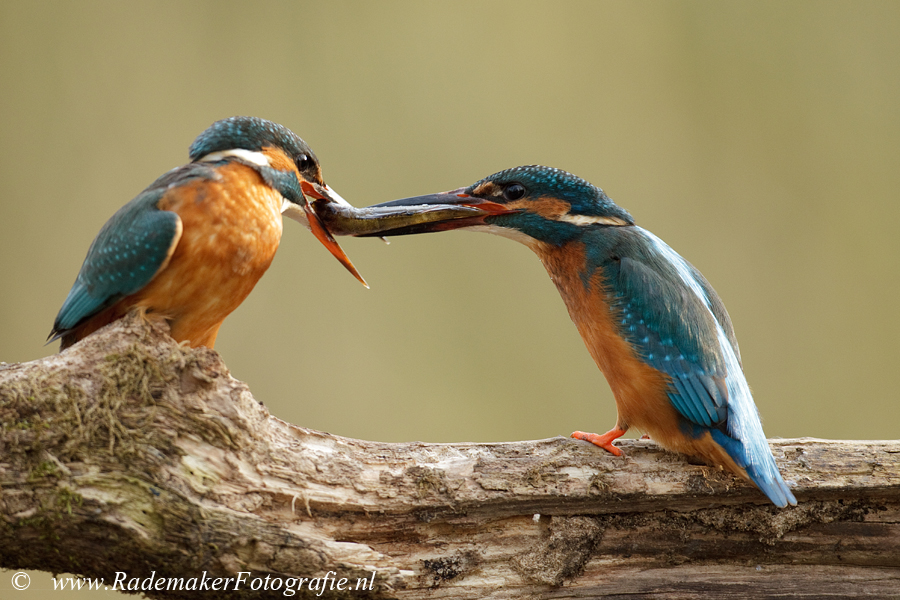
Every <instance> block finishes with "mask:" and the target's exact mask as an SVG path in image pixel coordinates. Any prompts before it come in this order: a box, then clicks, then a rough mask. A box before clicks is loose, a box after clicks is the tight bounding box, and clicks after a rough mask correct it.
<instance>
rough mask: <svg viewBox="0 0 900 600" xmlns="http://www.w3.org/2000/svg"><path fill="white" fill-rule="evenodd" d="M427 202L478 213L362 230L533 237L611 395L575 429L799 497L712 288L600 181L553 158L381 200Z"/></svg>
mask: <svg viewBox="0 0 900 600" xmlns="http://www.w3.org/2000/svg"><path fill="white" fill-rule="evenodd" d="M427 205H443V206H450V205H457V206H465V207H470V208H474V209H478V210H479V211H481V212H480V213H479V214H476V215H472V216H468V217H465V218H456V217H454V218H453V219H452V220H446V221H440V220H435V221H431V222H423V223H417V224H413V225H404V226H400V227H397V228H395V229H392V230H387V229H382V230H380V231H378V232H377V233H367V234H363V235H379V236H385V235H406V234H412V233H426V232H433V231H447V230H451V229H460V228H467V229H470V230H473V231H486V232H488V233H494V234H497V235H501V236H504V237H508V238H511V239H513V240H516V241H519V242H521V243H523V244H525V245H526V246H528V247H529V248H531V249H532V250H533V251H534V252H535V253H536V254H537V255H538V257H539V258H540V259H541V262H542V263H543V264H544V266H545V267H546V269H547V272H548V273H549V274H550V279H552V280H553V282H554V283H555V284H556V287H557V289H558V290H559V293H560V295H561V296H562V298H563V301H564V302H565V304H566V307H567V308H568V310H569V316H570V317H571V318H572V320H573V321H574V322H575V325H576V327H577V328H578V331H579V333H580V334H581V337H582V339H583V340H584V343H585V345H586V346H587V349H588V351H589V352H590V353H591V356H592V357H593V359H594V361H595V362H596V363H597V366H598V367H599V368H600V370H601V371H602V372H603V374H604V375H605V376H606V379H607V381H608V382H609V385H610V387H611V388H612V392H613V395H614V396H615V400H616V408H617V411H618V419H617V421H616V425H615V427H613V428H612V429H611V430H610V431H608V432H606V433H604V434H602V435H598V434H595V433H584V432H580V431H576V432H575V433H573V434H572V437H574V438H577V439H581V440H587V441H589V442H591V443H593V444H595V445H597V446H599V447H600V448H603V449H605V450H607V451H609V452H611V453H612V454H614V455H616V456H620V455H621V454H622V451H621V450H620V449H619V448H617V447H616V446H615V445H613V441H614V440H616V439H617V438H619V437H620V436H622V435H623V434H625V432H626V431H628V429H629V428H631V427H635V428H637V429H639V430H641V431H643V432H645V433H647V434H649V435H650V437H651V438H652V439H653V440H655V441H656V442H657V443H659V444H660V445H662V446H663V447H664V448H667V449H669V450H673V451H675V452H681V453H683V454H686V455H689V456H693V457H698V458H700V459H702V460H704V461H706V462H707V463H709V464H711V465H721V466H723V467H725V468H727V469H728V470H730V471H732V472H733V473H735V474H737V475H739V476H741V477H743V478H745V479H748V480H750V481H752V482H753V483H754V484H755V485H756V486H757V487H758V488H759V489H760V490H762V492H763V493H764V494H765V495H766V496H768V497H769V499H770V500H771V501H772V502H773V503H774V504H776V505H777V506H780V507H784V506H787V505H788V504H796V503H797V500H796V499H795V498H794V495H793V493H792V492H791V490H790V488H789V487H788V485H787V484H786V483H785V482H784V480H783V479H782V477H781V474H780V473H779V471H778V467H777V466H776V465H775V460H774V458H773V456H772V452H771V450H770V448H769V445H768V442H767V441H766V437H765V435H764V434H763V429H762V425H761V423H760V420H759V413H758V412H757V409H756V405H755V404H754V402H753V397H752V395H751V394H750V388H749V386H748V385H747V380H746V378H745V377H744V372H743V369H742V366H741V356H740V351H739V350H738V343H737V339H736V338H735V335H734V329H733V327H732V325H731V319H730V318H729V316H728V313H727V312H726V311H725V306H724V305H723V304H722V301H721V300H720V299H719V296H718V295H717V294H716V292H715V291H714V290H713V288H712V286H711V285H710V284H709V282H708V281H706V279H705V278H704V277H703V275H701V274H700V272H699V271H698V270H697V269H695V268H694V267H693V266H692V265H691V264H690V263H688V262H687V261H686V260H685V259H683V258H682V257H681V256H680V255H679V254H678V253H677V252H675V251H674V250H672V248H670V247H669V246H668V245H667V244H666V243H665V242H663V241H662V240H661V239H659V238H658V237H656V236H655V235H653V234H652V233H650V232H649V231H647V230H645V229H642V228H641V227H638V226H637V225H635V224H634V219H633V218H632V217H631V215H630V214H629V213H628V212H627V211H625V210H624V209H623V208H621V207H619V206H618V205H617V204H615V203H614V202H613V201H612V200H611V199H610V198H609V197H608V196H607V195H606V194H605V193H604V192H603V190H601V189H600V188H598V187H596V186H594V185H592V184H590V183H588V182H587V181H585V180H583V179H581V178H579V177H576V176H575V175H572V174H570V173H567V172H565V171H561V170H559V169H553V168H549V167H542V166H524V167H516V168H513V169H508V170H506V171H501V172H499V173H496V174H494V175H491V176H490V177H487V178H485V179H482V180H480V181H477V182H475V183H473V184H472V185H470V186H467V187H464V188H460V189H457V190H453V191H450V192H443V193H439V194H431V195H427V196H419V197H415V198H406V199H403V200H396V201H393V202H387V203H384V204H381V205H377V207H392V208H399V207H404V206H427Z"/></svg>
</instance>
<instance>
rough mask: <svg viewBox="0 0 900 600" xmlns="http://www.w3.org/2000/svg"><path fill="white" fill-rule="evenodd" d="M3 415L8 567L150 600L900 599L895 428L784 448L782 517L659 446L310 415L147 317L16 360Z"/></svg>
mask: <svg viewBox="0 0 900 600" xmlns="http://www.w3.org/2000/svg"><path fill="white" fill-rule="evenodd" d="M300 394H302V392H298V395H300ZM0 423H2V431H0V517H2V518H0V567H2V568H6V569H38V570H43V571H49V572H53V573H60V572H64V573H77V574H80V575H83V576H86V577H93V578H99V577H102V578H104V582H105V585H106V586H107V587H110V588H112V587H113V586H115V589H124V590H125V591H132V592H142V593H144V594H146V595H147V596H148V597H151V598H195V597H197V596H198V594H199V595H201V597H211V598H212V597H226V596H227V597H228V598H232V599H238V598H256V597H270V596H289V595H293V594H294V593H295V594H296V595H295V597H299V598H303V597H309V598H402V599H407V598H408V599H418V598H456V599H468V598H496V599H501V598H594V597H610V598H618V597H625V596H627V597H629V598H635V597H654V598H700V597H704V598H709V597H737V598H742V597H746V598H758V597H766V596H775V595H777V596H779V597H781V596H787V597H790V596H794V597H821V596H840V597H863V596H870V597H871V596H883V597H891V596H897V595H900V568H898V567H900V463H898V459H900V442H898V441H834V440H815V439H808V438H803V439H792V440H774V441H772V442H771V445H772V450H773V453H774V455H775V458H776V461H777V462H778V465H779V467H780V468H781V470H782V473H783V475H784V477H785V480H786V481H788V482H789V483H790V484H791V485H792V487H793V489H794V491H795V494H796V495H797V498H798V500H799V505H798V506H797V507H792V508H788V509H777V508H775V507H774V506H772V505H771V504H769V503H768V501H767V500H766V499H765V497H764V496H763V495H762V494H761V493H760V492H759V491H757V490H756V489H755V488H754V487H752V486H750V485H748V484H746V483H744V482H743V481H740V480H738V479H736V478H734V477H733V476H732V475H730V474H728V473H726V472H724V471H722V470H719V469H714V468H711V467H707V466H704V465H696V464H689V463H688V462H687V461H686V460H685V459H684V458H683V457H681V456H677V455H673V454H670V453H667V452H665V451H663V450H661V449H659V448H658V447H657V446H656V445H655V444H654V443H653V442H652V441H650V440H633V441H627V440H626V441H624V442H622V444H621V447H622V448H623V450H624V451H625V453H626V455H625V457H623V458H617V457H614V456H611V455H609V454H607V453H605V452H602V451H599V450H598V449H596V448H594V447H592V446H590V445H589V444H587V443H585V442H580V441H576V440H571V439H568V438H562V437H558V438H552V439H546V440H537V441H524V442H507V443H486V444H485V443H480V444H474V443H459V444H425V443H419V442H414V443H381V442H368V441H361V440H354V439H349V438H343V437H340V436H336V435H331V434H328V433H322V432H318V431H313V430H309V429H304V428H302V427H297V426H294V425H291V424H289V423H285V422H284V421H282V420H280V419H278V418H276V417H273V416H272V415H270V414H269V412H268V411H267V409H266V408H265V406H263V405H261V404H260V403H259V402H257V401H256V400H255V399H254V398H253V396H252V395H251V394H250V390H249V389H248V388H247V386H246V385H245V384H243V383H241V382H240V381H237V380H235V379H233V378H232V377H231V376H230V375H229V373H228V369H227V368H226V366H225V364H224V363H223V362H222V360H221V358H220V357H219V355H218V354H217V353H215V352H214V351H211V350H208V349H205V348H199V349H191V348H188V347H185V346H180V345H178V344H177V343H175V342H174V341H173V340H172V339H171V338H170V337H169V336H168V335H167V331H166V329H165V326H164V325H160V324H152V323H151V324H148V323H145V322H143V321H141V320H139V319H137V318H133V317H129V318H126V319H122V320H121V321H119V322H117V323H114V324H113V325H111V326H109V327H107V328H105V329H104V330H102V331H100V332H98V333H97V334H95V335H93V336H90V337H88V338H87V339H86V340H84V341H83V342H81V343H79V344H77V345H76V346H74V347H73V348H71V349H69V350H67V351H66V352H63V353H61V354H57V355H54V356H50V357H47V358H44V359H41V360H37V361H34V362H30V363H21V364H10V365H2V366H0ZM160 582H162V583H160ZM179 582H180V583H179ZM216 582H218V583H216ZM276 583H277V585H278V589H274V588H275V585H276ZM141 586H149V588H150V589H140V588H141ZM191 586H193V588H194V589H191ZM198 586H203V587H202V588H200V589H198ZM213 586H217V587H216V588H215V589H213ZM254 586H256V587H255V588H254ZM288 592H290V593H288Z"/></svg>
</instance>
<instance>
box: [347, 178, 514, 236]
mask: <svg viewBox="0 0 900 600" xmlns="http://www.w3.org/2000/svg"><path fill="white" fill-rule="evenodd" d="M360 210H363V211H365V210H368V211H372V212H373V213H374V214H376V215H381V216H380V217H379V218H377V220H376V221H377V222H375V223H373V224H371V225H372V226H370V227H369V229H368V230H366V231H353V232H349V233H350V235H355V236H357V237H371V236H379V237H383V236H388V235H411V234H414V233H430V232H434V231H450V230H453V229H461V228H463V227H472V226H476V225H483V224H484V219H485V217H490V216H494V215H504V214H510V213H513V212H517V211H515V210H510V209H508V208H507V207H506V206H504V205H503V204H500V203H497V202H492V201H490V200H484V199H482V198H478V197H476V196H470V195H469V194H466V193H465V188H460V189H458V190H452V191H449V192H440V193H437V194H427V195H425V196H414V197H412V198H403V199H401V200H393V201H391V202H384V203H382V204H375V205H373V206H369V207H367V208H365V209H360Z"/></svg>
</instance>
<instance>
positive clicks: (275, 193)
mask: <svg viewBox="0 0 900 600" xmlns="http://www.w3.org/2000/svg"><path fill="white" fill-rule="evenodd" d="M189 153H190V159H191V162H190V163H188V164H186V165H184V166H181V167H178V168H175V169H173V170H171V171H169V172H168V173H165V174H164V175H162V176H161V177H160V178H159V179H157V180H156V181H155V182H153V183H152V184H150V186H149V187H148V188H147V189H145V190H144V191H143V192H141V193H140V194H139V195H138V196H137V197H136V198H135V199H134V200H132V201H131V202H129V203H128V204H126V205H125V206H123V207H122V208H121V209H119V211H118V212H116V213H115V214H114V215H113V216H112V218H110V220H109V221H107V223H106V224H105V225H104V226H103V228H102V229H101V230H100V233H99V234H98V235H97V237H96V238H95V239H94V242H93V243H92V244H91V247H90V249H89V250H88V253H87V257H86V258H85V260H84V264H83V265H82V266H81V271H80V272H79V273H78V277H77V278H76V280H75V284H74V285H73V286H72V289H71V291H70V292H69V295H68V297H67V298H66V300H65V302H64V303H63V305H62V308H61V309H60V311H59V314H58V315H57V317H56V321H55V322H54V324H53V330H52V331H51V333H50V341H52V340H55V339H61V340H62V341H61V349H65V348H67V347H69V346H71V345H72V344H74V343H75V342H77V341H79V340H80V339H82V338H84V337H85V336H87V335H89V334H90V333H92V332H94V331H96V330H97V329H99V328H100V327H103V326H104V325H106V324H108V323H111V322H112V321H114V320H116V319H118V318H120V317H122V316H123V315H125V314H126V313H127V312H129V311H130V310H132V309H138V310H140V311H142V312H143V313H145V314H147V315H148V316H149V315H154V316H157V317H161V318H164V319H166V320H167V321H168V322H169V325H170V328H171V335H172V337H173V338H174V339H176V340H177V341H179V342H181V341H186V342H188V343H189V344H190V345H191V346H194V347H196V346H207V347H209V348H212V347H213V345H214V344H215V341H216V335H217V333H218V331H219V327H221V325H222V322H223V321H224V320H225V317H227V316H228V315H229V314H230V313H231V312H232V311H233V310H234V309H236V308H237V307H238V306H239V305H240V304H241V302H243V301H244V299H245V298H246V297H247V295H248V294H249V293H250V292H251V290H253V287H254V286H255V285H256V282H257V281H259V279H260V277H262V275H263V273H265V272H266V269H268V268H269V264H270V263H271V262H272V259H273V258H274V257H275V251H276V250H277V249H278V245H279V243H280V241H281V232H282V215H285V216H288V217H290V218H292V219H295V220H297V221H299V222H300V223H302V224H303V225H304V226H306V227H307V228H309V230H310V231H312V233H313V235H315V236H316V238H318V239H319V241H320V242H322V244H324V245H325V247H326V248H328V250H329V251H330V252H331V253H332V254H333V255H334V256H335V257H336V258H337V259H338V260H339V261H340V262H341V264H343V265H344V266H345V267H346V268H347V269H348V270H349V271H350V272H351V273H352V274H353V276H354V277H356V278H357V279H358V280H359V281H360V282H362V284H363V285H366V282H365V281H364V280H363V278H362V277H361V276H360V274H359V273H358V272H357V271H356V269H355V268H354V266H353V264H352V263H351V262H350V259H349V258H347V255H346V254H344V252H343V250H341V248H340V246H339V245H338V244H337V242H335V240H334V238H333V237H332V235H331V234H330V233H329V231H328V230H327V229H326V228H325V226H324V225H323V224H322V222H321V220H320V219H319V217H318V216H317V215H316V213H315V211H314V210H313V209H312V208H311V206H310V203H309V200H308V198H312V199H314V201H321V202H324V203H326V204H327V203H331V204H335V205H338V206H341V207H344V208H347V207H350V205H349V204H347V202H345V201H344V200H343V199H342V198H341V197H340V196H339V195H337V194H336V193H335V192H334V191H333V190H331V189H330V188H329V187H328V186H327V185H325V181H324V180H323V179H322V169H321V167H320V166H319V161H318V159H317V158H316V155H315V154H313V151H312V150H311V149H310V147H309V146H308V145H307V144H306V142H304V141H303V140H302V139H300V138H299V137H297V136H296V135H295V134H294V133H293V132H291V131H290V130H289V129H287V128H286V127H283V126H281V125H278V124H276V123H272V122H270V121H266V120H264V119H259V118H255V117H233V118H230V119H224V120H222V121H217V122H216V123H213V124H212V125H211V126H210V127H209V128H208V129H207V130H206V131H204V132H203V133H201V134H200V136H199V137H198V138H197V139H196V140H194V143H193V144H191V147H190V151H189ZM351 208H352V207H351ZM366 287H368V286H366Z"/></svg>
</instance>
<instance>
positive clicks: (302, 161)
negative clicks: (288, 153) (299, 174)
mask: <svg viewBox="0 0 900 600" xmlns="http://www.w3.org/2000/svg"><path fill="white" fill-rule="evenodd" d="M311 165H312V159H311V158H310V157H309V156H307V155H306V154H301V155H300V156H298V157H297V169H299V170H301V171H305V170H306V169H308V168H309V167H310V166H311Z"/></svg>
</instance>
